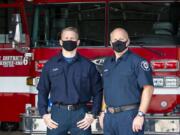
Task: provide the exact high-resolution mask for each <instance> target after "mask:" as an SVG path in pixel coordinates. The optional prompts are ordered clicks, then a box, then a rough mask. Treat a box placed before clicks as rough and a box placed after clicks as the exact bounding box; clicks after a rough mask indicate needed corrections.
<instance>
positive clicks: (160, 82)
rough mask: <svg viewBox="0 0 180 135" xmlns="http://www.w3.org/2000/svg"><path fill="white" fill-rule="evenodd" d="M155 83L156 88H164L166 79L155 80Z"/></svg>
mask: <svg viewBox="0 0 180 135" xmlns="http://www.w3.org/2000/svg"><path fill="white" fill-rule="evenodd" d="M153 83H154V86H155V87H163V86H164V79H163V78H153Z"/></svg>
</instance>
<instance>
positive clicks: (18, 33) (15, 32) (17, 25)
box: [8, 14, 22, 48]
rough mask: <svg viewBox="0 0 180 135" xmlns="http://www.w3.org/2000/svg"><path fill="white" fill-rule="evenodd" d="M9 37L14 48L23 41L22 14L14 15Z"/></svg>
mask: <svg viewBox="0 0 180 135" xmlns="http://www.w3.org/2000/svg"><path fill="white" fill-rule="evenodd" d="M8 38H9V41H10V42H11V44H12V47H13V48H15V47H16V46H17V45H18V44H19V43H21V42H22V23H21V17H20V14H13V15H12V17H11V23H10V27H9V34H8Z"/></svg>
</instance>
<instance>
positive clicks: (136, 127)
mask: <svg viewBox="0 0 180 135" xmlns="http://www.w3.org/2000/svg"><path fill="white" fill-rule="evenodd" d="M143 124H144V117H140V116H138V115H137V116H136V117H135V118H134V120H133V125H132V130H133V132H139V131H140V130H142V127H143Z"/></svg>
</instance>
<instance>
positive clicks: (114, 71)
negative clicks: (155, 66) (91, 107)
mask: <svg viewBox="0 0 180 135" xmlns="http://www.w3.org/2000/svg"><path fill="white" fill-rule="evenodd" d="M103 70H104V71H103V80H104V84H103V85H104V96H105V103H106V105H107V106H111V107H118V106H122V105H129V104H134V103H140V100H141V94H142V90H143V86H144V85H153V80H152V74H151V73H152V70H151V68H150V66H149V64H148V62H147V61H146V60H144V59H143V58H141V57H140V56H138V55H136V54H134V53H132V52H131V51H130V50H128V51H127V52H125V54H123V55H122V57H120V58H119V59H118V60H117V61H116V60H115V57H110V58H107V59H106V61H105V63H104V69H103Z"/></svg>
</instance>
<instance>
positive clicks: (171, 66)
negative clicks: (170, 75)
mask: <svg viewBox="0 0 180 135" xmlns="http://www.w3.org/2000/svg"><path fill="white" fill-rule="evenodd" d="M177 67H178V63H177V62H167V63H166V69H177Z"/></svg>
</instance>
